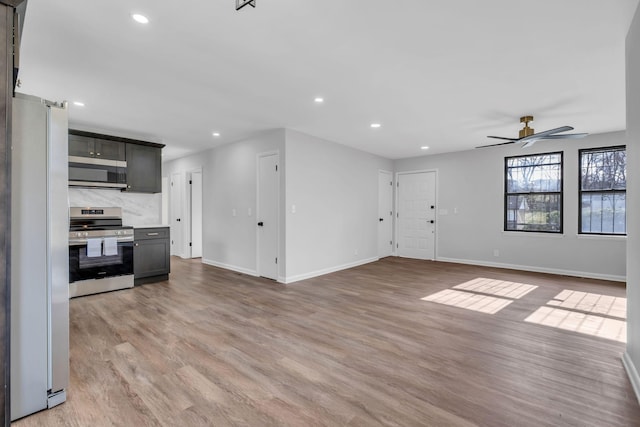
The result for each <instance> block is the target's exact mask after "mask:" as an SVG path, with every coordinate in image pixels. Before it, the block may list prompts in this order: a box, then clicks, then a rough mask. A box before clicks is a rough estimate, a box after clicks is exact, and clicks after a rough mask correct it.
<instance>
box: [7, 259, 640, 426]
mask: <svg viewBox="0 0 640 427" xmlns="http://www.w3.org/2000/svg"><path fill="white" fill-rule="evenodd" d="M171 271H172V273H171V276H170V280H169V281H167V282H162V283H157V284H148V285H144V286H139V287H136V288H134V289H130V290H123V291H116V292H112V293H108V294H101V295H92V296H87V297H81V298H76V299H73V300H72V301H71V313H70V314H71V325H70V328H71V385H70V387H69V390H68V400H67V402H66V403H65V404H63V405H61V406H59V407H56V408H53V409H51V410H47V411H43V412H40V413H38V414H34V415H32V416H29V417H26V418H24V419H22V420H19V421H17V422H15V423H13V425H14V426H15V427H28V426H47V427H52V426H353V427H355V426H491V427H499V426H598V427H602V426H608V427H613V426H639V425H640V406H639V405H638V402H637V400H636V398H635V396H634V394H633V390H632V388H631V386H630V384H629V381H628V379H627V377H626V374H625V372H624V368H623V367H622V362H621V355H622V353H623V351H624V347H625V345H624V343H622V342H618V341H615V340H611V339H604V338H598V337H595V336H591V335H588V334H584V333H578V332H572V331H569V330H563V329H559V328H556V327H551V326H543V325H539V324H536V323H531V322H528V321H525V319H527V318H528V317H529V316H530V315H531V314H533V313H534V312H535V311H536V310H537V309H539V308H540V307H542V306H549V304H548V303H549V301H551V300H553V299H554V297H556V296H557V295H558V294H560V293H561V292H563V291H565V290H573V291H583V292H588V293H593V294H603V295H609V296H613V297H624V296H625V289H624V286H623V285H621V284H617V283H611V282H604V281H597V280H588V279H577V278H570V277H562V276H553V275H545V274H535V273H523V272H518V271H513V270H500V269H491V268H483V267H475V266H465V265H459V264H449V263H438V262H428V261H417V260H408V259H401V258H386V259H383V260H381V261H378V262H375V263H371V264H367V265H364V266H361V267H357V268H353V269H350V270H345V271H341V272H337V273H333V274H329V275H326V276H322V277H318V278H314V279H310V280H306V281H303V282H298V283H294V284H290V285H286V286H285V285H282V284H278V283H275V282H272V281H269V280H266V279H261V278H254V277H249V276H245V275H241V274H237V273H234V272H230V271H226V270H222V269H219V268H215V267H210V266H206V265H203V264H201V263H200V262H199V261H198V260H180V259H176V258H174V259H172V266H171ZM477 278H487V279H493V280H498V281H511V282H517V283H522V284H527V285H533V286H536V288H535V289H533V290H530V288H529V287H527V288H526V289H527V290H529V292H528V293H526V294H525V295H523V296H521V297H519V298H513V299H510V300H509V301H510V303H509V304H508V305H507V306H506V307H504V308H502V309H501V310H499V311H497V312H496V313H495V314H488V313H484V312H481V311H472V310H469V309H465V308H462V307H461V306H462V305H464V304H459V305H460V306H458V307H456V306H450V305H445V304H440V303H435V302H430V301H424V300H422V298H424V297H426V296H428V295H432V294H434V293H436V292H440V291H443V290H446V289H451V288H452V287H454V286H457V285H461V284H464V283H467V282H469V281H471V280H474V279H477ZM465 286H466V287H467V288H469V285H465ZM465 286H463V289H462V290H460V288H458V289H459V290H460V291H461V292H471V291H468V290H465V289H464V287H465ZM479 289H481V290H482V291H483V292H480V293H477V294H474V295H478V296H480V297H481V296H483V295H484V294H485V293H489V294H490V293H491V292H492V291H490V290H487V289H489V288H487V287H486V286H484V287H481V288H479ZM523 289H524V288H523ZM611 300H613V299H611ZM558 304H560V303H558ZM561 304H563V306H566V305H567V304H568V303H567V302H561ZM565 308H566V307H565ZM563 309H564V308H563ZM580 310H582V312H583V313H582V314H586V313H588V310H589V309H588V307H586V308H585V306H580ZM603 316H604V317H607V316H608V315H607V314H606V313H605V314H604V315H603Z"/></svg>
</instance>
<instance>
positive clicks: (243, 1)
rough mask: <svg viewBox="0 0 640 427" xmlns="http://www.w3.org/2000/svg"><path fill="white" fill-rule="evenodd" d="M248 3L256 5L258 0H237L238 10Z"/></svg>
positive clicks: (252, 5)
mask: <svg viewBox="0 0 640 427" xmlns="http://www.w3.org/2000/svg"><path fill="white" fill-rule="evenodd" d="M246 5H249V6H251V7H256V0H236V10H240V9H242V8H243V7H245V6H246Z"/></svg>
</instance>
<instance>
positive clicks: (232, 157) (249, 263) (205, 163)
mask: <svg viewBox="0 0 640 427" xmlns="http://www.w3.org/2000/svg"><path fill="white" fill-rule="evenodd" d="M284 135H285V133H284V130H283V129H278V130H273V131H268V132H263V133H260V134H258V135H255V136H253V137H251V138H249V139H246V140H243V141H239V142H235V143H232V144H227V145H223V146H220V147H216V148H213V149H211V150H208V151H204V152H201V153H197V154H194V155H191V156H188V157H184V158H181V159H177V160H173V161H170V162H166V163H164V165H163V168H162V173H163V176H167V177H168V176H171V174H173V173H177V172H179V173H185V172H187V171H191V170H193V169H196V168H199V167H202V187H203V197H202V198H203V204H202V221H203V223H202V228H203V241H202V246H203V247H202V250H203V254H202V261H203V262H204V263H208V264H212V265H217V266H220V267H224V268H229V269H232V270H236V271H240V272H243V273H247V274H252V275H255V274H257V265H256V236H257V235H256V227H257V225H256V223H257V220H256V217H255V212H256V197H257V193H256V184H257V173H256V172H257V155H258V154H259V153H264V152H269V151H279V152H280V170H281V179H282V184H281V190H282V191H281V204H283V203H284V178H285V170H286V167H285V162H284V146H285V143H284V140H285V136H284ZM170 203H171V202H170ZM234 209H235V211H236V216H233V215H232V211H233V210H234ZM249 209H250V210H251V215H249ZM185 235H186V234H185ZM280 240H281V245H280V249H281V251H280V252H281V253H280V256H279V259H281V260H284V258H285V257H284V250H285V238H284V220H283V221H282V223H281V226H280ZM279 268H280V273H279V274H280V275H281V276H284V271H285V270H284V269H285V262H280V263H279Z"/></svg>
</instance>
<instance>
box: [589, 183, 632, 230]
mask: <svg viewBox="0 0 640 427" xmlns="http://www.w3.org/2000/svg"><path fill="white" fill-rule="evenodd" d="M581 204H582V209H581V211H582V218H581V220H582V229H581V232H582V233H606V234H626V232H627V228H626V194H625V193H611V192H607V193H582V200H581Z"/></svg>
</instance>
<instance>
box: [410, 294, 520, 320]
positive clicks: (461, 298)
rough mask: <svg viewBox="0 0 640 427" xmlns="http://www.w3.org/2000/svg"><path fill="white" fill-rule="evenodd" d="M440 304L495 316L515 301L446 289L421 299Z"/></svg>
mask: <svg viewBox="0 0 640 427" xmlns="http://www.w3.org/2000/svg"><path fill="white" fill-rule="evenodd" d="M421 299H422V300H423V301H431V302H435V303H438V304H444V305H450V306H453V307H459V308H465V309H467V310H473V311H479V312H481V313H488V314H495V313H497V312H498V311H500V310H502V309H503V308H504V307H506V306H508V305H509V304H511V303H512V302H513V301H511V300H508V299H503V298H496V297H492V296H488V295H478V294H474V293H470V292H463V291H457V290H453V289H445V290H444V291H440V292H437V293H435V294H432V295H429V296H426V297H424V298H421Z"/></svg>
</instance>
